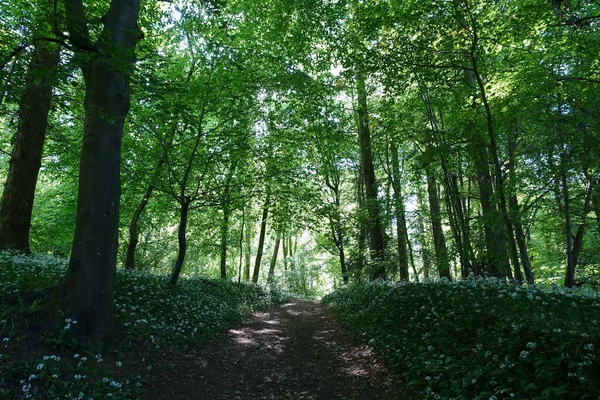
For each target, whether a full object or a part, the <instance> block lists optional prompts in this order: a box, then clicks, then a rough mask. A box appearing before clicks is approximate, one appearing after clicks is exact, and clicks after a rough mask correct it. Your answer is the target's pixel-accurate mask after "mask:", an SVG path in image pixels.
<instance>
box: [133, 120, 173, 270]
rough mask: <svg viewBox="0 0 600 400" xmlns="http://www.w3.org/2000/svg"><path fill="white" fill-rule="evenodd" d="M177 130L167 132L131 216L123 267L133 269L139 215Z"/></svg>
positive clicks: (148, 198)
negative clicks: (162, 146)
mask: <svg viewBox="0 0 600 400" xmlns="http://www.w3.org/2000/svg"><path fill="white" fill-rule="evenodd" d="M176 130H177V125H176V124H175V125H173V127H172V128H171V129H170V131H169V134H168V136H167V138H166V140H165V142H166V145H165V148H164V149H163V152H162V154H161V157H160V160H159V161H158V164H157V165H156V168H155V169H154V173H153V174H152V176H151V177H150V181H149V182H148V186H147V187H146V191H145V192H144V196H143V197H142V200H140V202H139V204H138V206H137V207H136V208H135V211H134V212H133V215H132V216H131V221H130V222H129V242H128V243H127V252H126V254H125V268H127V269H135V250H136V248H137V245H138V243H139V235H140V232H139V229H138V224H139V221H140V217H141V216H142V214H143V213H144V210H145V209H146V206H147V205H148V202H149V201H150V198H151V197H152V193H153V192H154V187H155V185H156V182H157V181H158V179H159V178H160V176H161V174H162V168H163V165H164V164H165V162H166V161H167V151H168V149H169V148H170V147H171V145H172V143H173V139H174V138H175V131H176Z"/></svg>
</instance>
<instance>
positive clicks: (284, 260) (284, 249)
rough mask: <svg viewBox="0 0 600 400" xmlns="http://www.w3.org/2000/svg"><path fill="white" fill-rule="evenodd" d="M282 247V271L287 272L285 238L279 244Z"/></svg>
mask: <svg viewBox="0 0 600 400" xmlns="http://www.w3.org/2000/svg"><path fill="white" fill-rule="evenodd" d="M281 245H282V247H283V270H284V271H287V263H288V259H287V258H288V250H287V249H288V246H287V238H286V237H285V236H284V237H283V239H282V243H281Z"/></svg>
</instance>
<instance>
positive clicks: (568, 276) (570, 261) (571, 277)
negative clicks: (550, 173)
mask: <svg viewBox="0 0 600 400" xmlns="http://www.w3.org/2000/svg"><path fill="white" fill-rule="evenodd" d="M561 183H562V194H563V210H564V213H565V235H566V246H567V248H566V252H567V270H566V272H565V286H566V287H573V284H574V283H575V257H574V254H573V233H572V231H573V226H572V225H571V201H570V199H569V186H568V183H567V171H566V167H565V166H564V161H563V171H562V174H561Z"/></svg>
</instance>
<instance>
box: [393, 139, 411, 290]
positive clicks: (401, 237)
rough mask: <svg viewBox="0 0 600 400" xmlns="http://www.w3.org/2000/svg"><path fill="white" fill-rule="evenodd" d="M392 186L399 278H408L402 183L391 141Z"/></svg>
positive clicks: (396, 150) (396, 154)
mask: <svg viewBox="0 0 600 400" xmlns="http://www.w3.org/2000/svg"><path fill="white" fill-rule="evenodd" d="M390 151H391V153H392V174H391V175H392V188H393V190H394V208H395V210H396V237H397V240H398V243H397V244H398V261H399V264H400V280H403V281H407V280H408V278H409V277H408V261H409V260H408V252H407V251H406V246H407V244H408V240H407V235H406V233H407V230H406V216H405V213H404V198H403V197H402V184H401V182H400V163H399V161H398V146H397V145H396V144H395V143H393V142H392V144H391V149H390Z"/></svg>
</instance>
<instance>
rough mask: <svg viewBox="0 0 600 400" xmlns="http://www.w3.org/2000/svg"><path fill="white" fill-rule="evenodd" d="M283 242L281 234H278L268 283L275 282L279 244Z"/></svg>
mask: <svg viewBox="0 0 600 400" xmlns="http://www.w3.org/2000/svg"><path fill="white" fill-rule="evenodd" d="M280 242H281V233H279V232H277V238H276V239H275V247H274V248H273V257H272V258H271V265H269V276H268V278H267V282H268V283H273V282H274V281H275V265H276V264H277V255H278V253H279V243H280Z"/></svg>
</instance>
